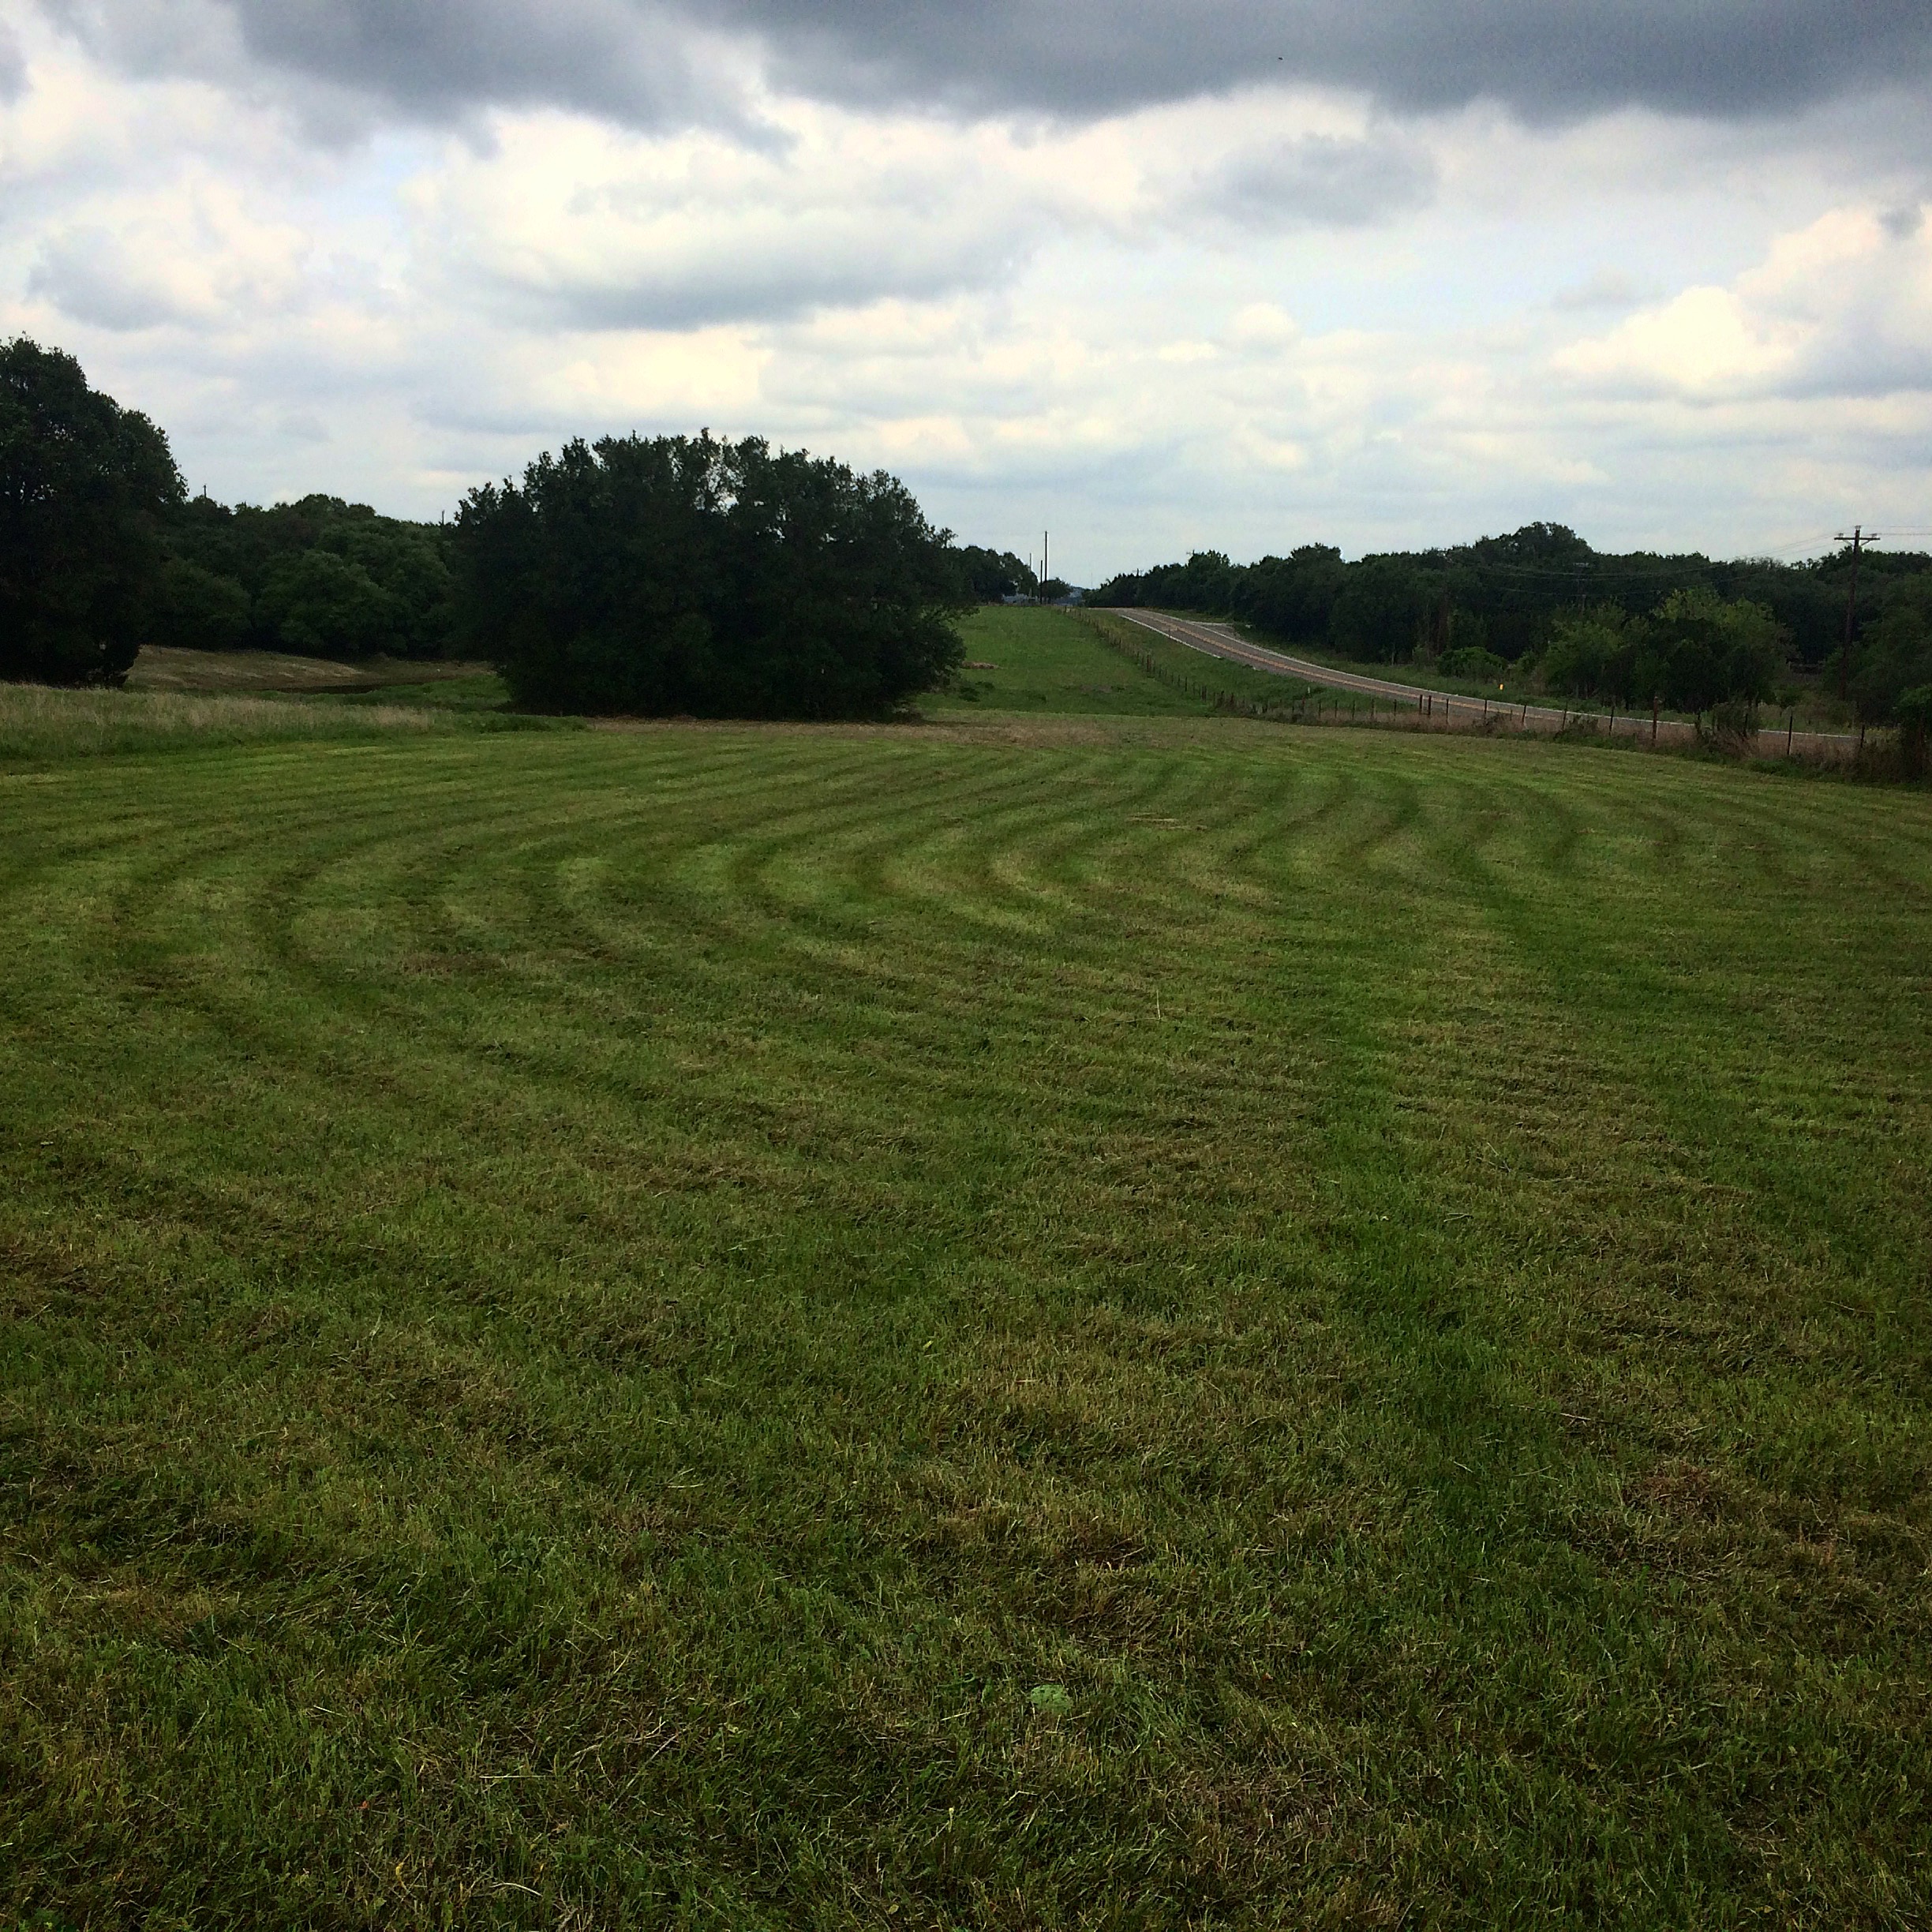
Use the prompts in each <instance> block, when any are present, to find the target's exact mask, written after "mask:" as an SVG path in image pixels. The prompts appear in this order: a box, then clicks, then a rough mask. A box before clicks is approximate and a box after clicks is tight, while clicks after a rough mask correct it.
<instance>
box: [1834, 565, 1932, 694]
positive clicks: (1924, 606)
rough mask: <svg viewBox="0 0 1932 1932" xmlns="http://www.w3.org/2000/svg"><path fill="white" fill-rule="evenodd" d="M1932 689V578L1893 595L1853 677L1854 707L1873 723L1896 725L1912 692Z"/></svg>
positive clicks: (1913, 580) (1911, 581)
mask: <svg viewBox="0 0 1932 1932" xmlns="http://www.w3.org/2000/svg"><path fill="white" fill-rule="evenodd" d="M1926 684H1932V577H1919V578H1911V579H1908V582H1907V584H1904V585H1900V586H1898V587H1897V588H1896V589H1895V590H1893V591H1892V593H1891V594H1889V596H1888V597H1886V599H1885V612H1884V615H1883V616H1881V617H1880V618H1879V620H1878V622H1877V623H1875V624H1874V625H1873V626H1872V627H1871V631H1870V635H1869V636H1868V637H1867V638H1866V641H1865V642H1864V644H1863V647H1862V648H1861V649H1860V650H1859V654H1858V658H1857V661H1856V665H1855V668H1854V670H1853V672H1852V702H1854V703H1855V705H1856V706H1857V707H1858V714H1859V717H1860V719H1861V720H1863V721H1864V722H1865V723H1866V724H1868V725H1889V724H1891V723H1893V721H1895V718H1896V713H1897V709H1898V705H1899V701H1900V698H1902V697H1903V696H1904V694H1905V693H1906V692H1907V691H1913V690H1915V689H1916V688H1918V687H1919V686H1921V685H1926Z"/></svg>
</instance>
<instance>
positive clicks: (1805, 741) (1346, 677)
mask: <svg viewBox="0 0 1932 1932" xmlns="http://www.w3.org/2000/svg"><path fill="white" fill-rule="evenodd" d="M1106 614H1107V615H1108V616H1111V617H1121V618H1125V620H1126V621H1127V622H1128V623H1132V624H1138V625H1139V626H1140V627H1141V629H1142V630H1144V631H1152V632H1153V633H1154V634H1155V635H1156V636H1157V637H1164V638H1167V639H1168V640H1169V641H1170V642H1173V643H1175V644H1185V646H1187V647H1188V649H1189V650H1197V651H1200V652H1201V653H1203V654H1204V655H1205V656H1207V657H1221V658H1225V659H1226V661H1228V662H1229V663H1230V664H1241V665H1249V667H1250V668H1252V669H1254V670H1256V671H1270V672H1274V673H1275V675H1276V676H1279V677H1291V678H1299V679H1300V680H1301V681H1302V682H1303V683H1308V684H1320V685H1322V686H1324V687H1327V689H1329V690H1331V691H1352V692H1354V693H1356V694H1357V695H1361V696H1363V697H1367V698H1379V699H1386V700H1387V702H1389V704H1390V706H1391V709H1393V708H1395V707H1396V706H1400V707H1401V708H1402V710H1405V711H1406V712H1410V713H1413V714H1414V716H1415V717H1416V719H1417V722H1418V723H1420V724H1421V725H1423V726H1425V728H1429V727H1432V728H1436V729H1437V730H1443V731H1449V730H1457V731H1463V730H1467V729H1468V728H1470V726H1471V725H1491V724H1494V725H1497V726H1499V727H1500V728H1505V729H1507V730H1510V731H1518V732H1541V733H1544V734H1553V733H1555V732H1559V731H1561V730H1563V728H1564V727H1565V726H1566V725H1572V724H1574V723H1575V722H1576V721H1578V719H1580V718H1585V717H1588V718H1590V719H1593V721H1594V722H1595V724H1596V725H1597V728H1598V729H1599V730H1600V731H1609V732H1615V733H1616V735H1617V736H1619V737H1631V738H1636V739H1641V740H1642V741H1643V742H1644V743H1647V744H1690V743H1694V742H1695V740H1696V737H1697V732H1696V729H1695V728H1694V726H1692V725H1687V724H1686V723H1685V722H1684V721H1683V720H1682V719H1680V718H1658V719H1652V718H1649V717H1643V716H1642V715H1641V714H1633V713H1629V712H1625V713H1623V714H1622V715H1620V716H1617V717H1605V716H1604V715H1602V714H1601V713H1596V712H1587V711H1578V710H1571V709H1568V708H1567V707H1566V708H1564V709H1562V710H1558V709H1556V707H1554V706H1549V705H1533V704H1526V703H1523V702H1520V701H1518V702H1515V703H1512V702H1510V701H1509V700H1508V699H1507V698H1503V697H1501V696H1498V697H1496V698H1470V697H1466V696H1464V695H1462V694H1461V693H1459V692H1452V691H1431V690H1429V689H1428V687H1426V686H1423V685H1420V684H1398V683H1395V682H1394V681H1393V680H1390V679H1387V678H1378V677H1369V676H1365V674H1364V673H1362V672H1359V671H1338V670H1336V669H1335V668H1334V667H1333V666H1332V665H1321V664H1315V663H1312V662H1311V661H1309V659H1307V658H1305V657H1291V656H1290V654H1289V653H1287V652H1286V651H1278V650H1269V649H1268V648H1267V646H1266V645H1263V644H1252V643H1250V642H1249V641H1248V639H1247V638H1245V637H1242V636H1241V635H1240V634H1239V633H1238V632H1237V631H1234V629H1232V628H1231V627H1230V626H1228V625H1226V624H1224V623H1203V622H1201V621H1200V620H1199V619H1196V618H1192V617H1170V616H1167V615H1166V613H1165V612H1159V611H1148V610H1126V609H1120V608H1115V609H1111V610H1110V611H1108V612H1107V613H1106ZM1854 743H1855V740H1854V739H1852V738H1851V737H1850V736H1846V735H1844V734H1837V733H1833V732H1786V731H1778V730H1775V729H1769V730H1765V731H1761V732H1758V750H1759V751H1761V752H1769V751H1780V750H1783V749H1785V748H1787V747H1788V748H1789V749H1790V750H1792V751H1804V752H1807V753H1808V754H1810V755H1811V756H1813V757H1817V756H1819V755H1821V754H1822V755H1827V756H1833V757H1842V756H1844V754H1846V753H1847V752H1848V751H1850V749H1851V748H1852V746H1853V744H1854Z"/></svg>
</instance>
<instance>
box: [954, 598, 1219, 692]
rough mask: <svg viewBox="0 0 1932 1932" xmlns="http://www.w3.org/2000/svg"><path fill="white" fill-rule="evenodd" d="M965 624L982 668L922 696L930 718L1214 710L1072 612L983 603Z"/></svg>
mask: <svg viewBox="0 0 1932 1932" xmlns="http://www.w3.org/2000/svg"><path fill="white" fill-rule="evenodd" d="M960 631H961V632H962V634H963V635H964V638H965V640H966V657H967V661H968V664H969V665H973V666H975V667H978V668H970V669H968V670H965V671H962V672H960V676H959V681H958V683H957V686H956V687H954V688H953V690H951V691H938V692H934V693H933V694H931V695H929V696H927V697H924V698H921V699H920V700H919V709H920V710H922V711H923V712H925V713H927V714H928V715H930V716H934V717H939V716H951V715H955V714H958V713H975V712H987V711H1017V712H1020V713H1026V714H1035V715H1039V716H1043V717H1066V716H1072V715H1079V716H1091V717H1204V716H1205V715H1206V714H1207V713H1208V712H1209V711H1211V710H1212V708H1213V707H1212V706H1211V703H1209V702H1207V700H1205V699H1204V698H1200V697H1199V696H1196V695H1193V693H1190V692H1185V691H1177V690H1174V689H1172V688H1170V687H1169V686H1168V685H1166V684H1163V683H1160V682H1159V680H1156V679H1154V678H1151V677H1150V676H1148V674H1147V672H1144V671H1143V670H1142V669H1141V668H1140V667H1139V666H1138V665H1135V664H1133V663H1131V662H1129V660H1128V659H1126V658H1125V657H1122V656H1121V654H1120V653H1118V651H1113V650H1108V648H1107V647H1106V645H1105V644H1104V643H1103V642H1101V640H1100V638H1099V637H1098V636H1097V635H1095V632H1094V631H1093V629H1092V628H1091V626H1090V625H1088V623H1084V622H1083V621H1082V620H1080V618H1078V617H1076V616H1073V614H1072V613H1070V612H1067V611H1063V610H1055V609H1053V608H1050V607H1049V608H1040V607H1037V606H1028V605H1011V606H1007V605H981V606H980V607H979V609H977V610H975V611H974V612H972V614H971V615H970V616H968V617H967V619H966V620H965V621H964V623H962V624H961V625H960ZM1204 661H1205V660H1204ZM987 665H990V666H991V667H992V668H990V669H989V668H985V667H986V666H987Z"/></svg>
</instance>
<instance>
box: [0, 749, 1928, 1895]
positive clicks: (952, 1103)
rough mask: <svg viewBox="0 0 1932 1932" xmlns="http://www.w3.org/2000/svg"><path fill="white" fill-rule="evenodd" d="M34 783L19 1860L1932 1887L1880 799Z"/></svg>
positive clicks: (670, 1890)
mask: <svg viewBox="0 0 1932 1932" xmlns="http://www.w3.org/2000/svg"><path fill="white" fill-rule="evenodd" d="M0 812H3V813H4V814H5V817H6V823H7V825H8V826H9V838H8V839H7V840H6V841H5V842H4V844H3V845H0V945H4V947H5V949H6V970H5V974H4V979H3V980H0V985H3V986H4V989H5V990H4V994H3V996H0V997H4V1000H5V1004H6V1030H5V1034H4V1038H3V1039H0V1096H3V1097H4V1102H5V1106H4V1114H3V1117H0V1118H4V1121H5V1126H4V1128H3V1129H0V1175H3V1176H4V1183H5V1185H4V1189H0V1293H3V1294H4V1296H5V1301H4V1305H3V1306H4V1313H5V1316H6V1324H5V1335H6V1342H5V1348H4V1353H3V1354H0V1372H3V1379H0V1500H3V1501H4V1512H3V1514H0V1523H3V1525H4V1528H3V1530H0V1534H3V1536H4V1542H3V1543H0V1556H3V1558H4V1567H3V1577H4V1582H3V1586H0V1587H3V1589H4V1595H3V1596H0V1665H3V1666H4V1668H3V1669H0V1676H3V1677H4V1680H5V1683H6V1687H7V1688H6V1691H5V1692H4V1694H3V1695H0V1903H3V1904H5V1905H6V1907H7V1908H9V1909H11V1910H13V1911H17V1912H23V1913H24V1912H31V1911H47V1912H52V1913H54V1914H55V1915H59V1916H62V1917H64V1918H66V1919H68V1920H69V1921H70V1922H72V1923H75V1924H77V1925H79V1924H97V1923H98V1924H103V1925H104V1924H110V1923H129V1922H140V1920H142V1919H144V1918H145V1919H148V1920H149V1921H151V1922H152V1923H195V1924H197V1925H200V1924H235V1925H241V1924H248V1923H264V1922H274V1923H302V1924H315V1925H331V1926H333V1925H343V1926H348V1925H368V1924H376V1923H382V1924H416V1923H421V1924H425V1925H428V1924H432V1923H435V1924H441V1923H448V1922H450V1921H451V1919H454V1920H455V1921H456V1922H459V1923H478V1924H483V1923H489V1924H523V1923H527V1924H530V1925H538V1924H542V1925H552V1924H556V1923H585V1924H591V1923H597V1924H602V1923H639V1924H645V1923H693V1924H702V1923H715V1924H719V1925H727V1924H729V1925H736V1926H743V1925H754V1924H769V1925H773V1926H779V1925H795V1924H834V1923H878V1922H879V1921H880V1920H881V1919H883V1918H886V1917H893V1918H894V1919H897V1921H898V1922H900V1923H927V1924H932V1925H935V1926H938V1925H957V1924H964V1923H972V1924H984V1925H989V1926H990V1925H1024V1924H1038V1925H1043V1926H1046V1925H1054V1926H1059V1925H1065V1926H1076V1925H1080V1926H1084V1925H1102V1924H1123V1925H1125V1924H1144V1925H1149V1926H1155V1925H1175V1926H1180V1925H1199V1924H1213V1923H1221V1924H1230V1925H1232V1924H1244V1925H1246V1924H1281V1925H1309V1924H1321V1923H1335V1924H1344V1923H1347V1924H1358V1923H1391V1924H1393V1923H1410V1924H1430V1923H1436V1924H1468V1925H1496V1924H1507V1923H1520V1924H1525V1925H1529V1924H1544V1923H1552V1922H1563V1921H1566V1920H1567V1921H1570V1922H1574V1923H1615V1924H1631V1925H1639V1924H1642V1925H1649V1924H1663V1923H1701V1924H1714V1925H1716V1924H1739V1925H1743V1924H1748V1923H1760V1922H1766V1921H1769V1922H1774V1923H1785V1924H1789V1923H1818V1924H1826V1923H1833V1924H1847V1923H1866V1924H1873V1925H1881V1924H1896V1925H1908V1924H1911V1923H1917V1922H1919V1921H1921V1920H1923V1918H1924V1917H1925V1916H1926V1914H1927V1911H1928V1910H1929V1909H1932V1895H1929V1893H1928V1876H1927V1872H1926V1846H1927V1844H1928V1843H1932V1829H1929V1825H1932V1822H1929V1821H1928V1819H1927V1818H1926V1808H1925V1800H1924V1797H1923V1793H1924V1792H1926V1790H1927V1789H1928V1788H1932V1762H1929V1757H1932V1754H1929V1753H1928V1747H1927V1744H1926V1739H1927V1737H1928V1735H1932V1725H1929V1724H1928V1719H1929V1718H1932V1710H1928V1708H1927V1706H1928V1702H1932V1698H1929V1697H1928V1691H1929V1690H1932V1659H1929V1658H1928V1654H1927V1642H1926V1629H1927V1623H1926V1612H1927V1610H1928V1609H1929V1608H1932V1601H1929V1598H1932V1591H1929V1590H1928V1584H1927V1554H1928V1542H1927V1538H1928V1527H1929V1526H1928V1522H1927V1500H1928V1473H1929V1468H1932V1437H1929V1436H1928V1435H1927V1432H1926V1421H1927V1403H1928V1395H1932V1378H1929V1377H1928V1375H1927V1366H1928V1357H1927V1337H1926V1294H1927V1260H1928V1254H1929V1253H1932V1230H1929V1229H1928V1225H1927V1217H1926V1201H1925V1192H1924V1187H1923V1177H1924V1175H1925V1174H1926V1172H1928V1171H1932V1144H1929V1143H1932V1103H1928V1098H1927V1096H1928V1094H1932V1082H1928V1079H1927V1075H1928V1073H1932V1065H1929V1064H1928V1062H1929V1061H1932V1043H1929V1041H1928V1038H1927V1032H1926V1027H1925V1025H1924V1020H1923V1015H1924V1013H1925V1011H1926V996H1927V994H1928V991H1932V987H1928V984H1927V975H1928V967H1927V963H1926V962H1927V960H1928V959H1932V948H1929V947H1928V941H1929V940H1932V897H1929V888H1932V808H1929V807H1928V802H1927V801H1926V799H1924V798H1923V797H1922V796H1917V795H1901V794H1898V793H1880V792H1866V791H1863V790H1860V789H1856V788H1849V787H1845V786H1833V785H1824V784H1795V783H1792V782H1789V781H1779V780H1777V779H1774V778H1771V777H1766V776H1764V775H1762V774H1755V773H1739V772H1736V771H1733V770H1729V769H1720V768H1717V767H1711V766H1695V765H1690V764H1685V763H1679V762H1672V761H1664V760H1651V759H1631V758H1608V757H1601V756H1597V755H1593V754H1589V753H1587V752H1584V753H1578V752H1577V751H1574V750H1570V749H1567V748H1565V747H1547V746H1538V745H1526V744H1516V743H1484V742H1479V741H1445V740H1434V739H1414V738H1402V737H1395V736H1389V737H1387V738H1379V737H1375V736H1367V735H1363V734H1346V735H1342V734H1332V735H1330V734H1322V733H1318V732H1290V731H1286V730H1283V729H1281V728H1271V727H1266V726H1249V725H1241V724H1237V723H1234V722H1230V721H1200V722H1195V721H1188V720H1185V719H1163V718H1158V717H1156V718H1148V719H1144V720H1140V719H1136V720H1133V721H1118V722H1103V721H1093V720H1088V721H1066V722H1065V723H1058V722H1056V721H1052V720H1039V721H1028V722H1024V723H1022V722H1012V721H1009V722H1007V723H1004V724H998V725H995V724H993V723H991V722H989V723H988V724H987V725H986V726H984V727H980V726H975V725H971V724H960V723H953V722H949V723H947V724H945V725H940V726H932V727H926V728H917V727H915V728H902V729H888V730H866V729H859V728H829V729H826V730H818V731H814V730H799V729H790V730H787V729H766V730H760V729H756V728H739V727H701V728H675V727H653V728H648V729H646V730H642V731H638V732H590V733H580V734H575V735H571V736H556V737H552V736H530V737H522V736H515V737H491V738H480V737H470V736H408V737H406V738H402V739H397V740H395V741H393V742H346V743H318V744H313V745H301V746H282V745H270V746H261V747H240V748H229V749H224V750H210V751H177V752H173V753H170V754H167V755H165V756H152V757H136V756H124V757H118V758H107V759H99V760H95V761H90V762H86V763H82V762H79V761H75V762H69V763H66V764H60V763H54V764H51V765H46V766H41V767H39V768H37V769H32V770H28V771H16V772H12V773H6V772H0Z"/></svg>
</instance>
